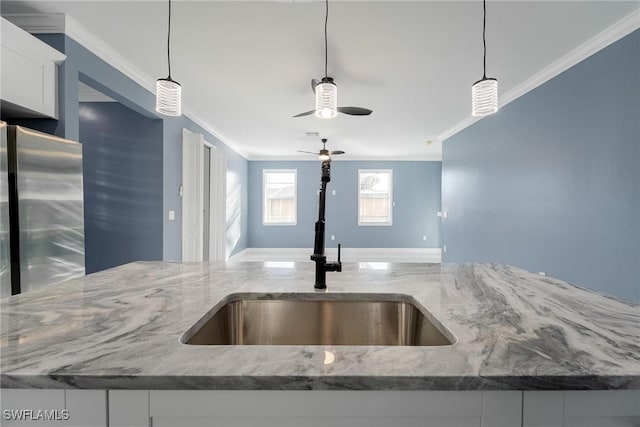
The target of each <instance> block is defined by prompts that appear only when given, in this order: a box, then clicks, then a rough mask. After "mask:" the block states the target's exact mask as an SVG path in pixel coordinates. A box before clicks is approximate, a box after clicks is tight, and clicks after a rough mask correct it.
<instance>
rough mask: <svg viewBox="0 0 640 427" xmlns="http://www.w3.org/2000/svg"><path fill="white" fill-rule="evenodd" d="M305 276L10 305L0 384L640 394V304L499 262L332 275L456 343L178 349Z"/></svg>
mask: <svg viewBox="0 0 640 427" xmlns="http://www.w3.org/2000/svg"><path fill="white" fill-rule="evenodd" d="M313 268H314V265H313V263H311V262H306V263H284V264H283V263H248V262H245V263H241V262H237V263H227V264H225V263H218V264H206V263H185V264H181V263H162V262H141V263H132V264H128V265H125V266H122V267H118V268H114V269H111V270H107V271H103V272H100V273H97V274H92V275H89V276H86V277H84V278H81V279H76V280H72V281H68V282H65V283H62V284H58V285H54V286H50V287H48V288H46V289H41V290H38V291H34V292H32V293H27V294H23V295H19V296H16V297H11V298H6V299H4V300H2V301H1V302H0V316H1V317H0V319H1V336H0V352H1V354H0V358H1V362H0V363H1V364H0V370H1V372H0V381H1V386H2V387H4V388H96V389H247V390H260V389H271V390H284V389H293V390H299V389H342V390H353V389H358V390H486V389H493V390H510V389H517V390H553V389H556V390H557V389H566V390H571V389H640V305H638V304H632V303H628V302H623V301H618V300H615V299H612V298H608V297H604V296H601V295H599V294H596V293H594V292H591V291H588V290H585V289H581V288H578V287H574V286H572V285H569V284H567V283H565V282H562V281H559V280H555V279H551V278H548V277H543V276H540V275H536V274H533V273H530V272H527V271H524V270H521V269H518V268H514V267H509V266H505V265H492V264H468V265H455V264H450V265H447V264H445V265H442V266H441V265H436V264H386V263H382V264H381V263H368V264H367V263H345V264H344V269H343V272H342V273H329V274H328V276H327V281H328V287H329V290H328V295H333V294H337V293H349V294H354V293H356V294H357V293H376V294H389V296H390V297H391V296H392V295H393V294H404V295H409V296H411V297H413V298H414V299H415V300H416V301H417V302H418V303H419V305H422V306H423V307H424V308H425V309H426V310H427V311H428V312H430V313H431V314H433V315H434V316H435V317H436V318H437V319H438V320H439V321H440V322H442V324H443V325H444V326H445V327H446V328H448V330H449V331H451V333H452V334H453V335H455V337H456V338H457V342H456V343H455V344H453V345H450V346H440V347H409V346H406V347H390V346H389V347H385V346H193V345H186V344H181V343H180V342H179V338H180V336H181V335H182V334H183V333H184V332H185V331H186V330H187V329H189V327H190V326H192V325H193V324H194V323H195V322H196V321H197V320H198V319H200V318H201V317H202V316H203V315H204V314H205V313H207V312H209V311H210V310H211V309H212V308H213V307H214V306H219V305H222V304H223V302H224V301H225V298H226V297H227V296H228V295H230V294H234V293H247V292H251V293H254V292H264V293H270V294H274V295H278V294H279V293H290V292H304V293H309V294H313V293H314V290H313V275H314V270H313ZM325 296H326V295H325ZM325 351H330V352H332V353H333V354H334V355H335V360H334V361H333V362H332V363H328V364H325Z"/></svg>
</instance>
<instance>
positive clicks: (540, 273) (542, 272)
mask: <svg viewBox="0 0 640 427" xmlns="http://www.w3.org/2000/svg"><path fill="white" fill-rule="evenodd" d="M538 274H539V275H541V276H546V275H547V273H545V272H544V271H540V272H538Z"/></svg>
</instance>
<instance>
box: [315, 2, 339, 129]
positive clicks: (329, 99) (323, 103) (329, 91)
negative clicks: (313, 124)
mask: <svg viewBox="0 0 640 427" xmlns="http://www.w3.org/2000/svg"><path fill="white" fill-rule="evenodd" d="M328 20H329V0H325V15H324V78H323V79H322V80H321V81H320V83H318V84H317V85H316V87H315V91H316V117H319V118H321V119H332V118H334V117H335V116H337V115H338V86H336V84H335V83H334V82H333V79H332V78H331V77H328V76H327V50H328V49H327V22H328Z"/></svg>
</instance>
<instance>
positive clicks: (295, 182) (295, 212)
mask: <svg viewBox="0 0 640 427" xmlns="http://www.w3.org/2000/svg"><path fill="white" fill-rule="evenodd" d="M267 173H293V185H294V191H293V204H294V206H295V209H294V210H293V222H266V219H267V218H266V211H265V208H266V206H267V192H266V191H265V190H266V185H265V184H266V175H267ZM262 225H264V226H265V227H271V226H274V225H275V226H295V225H298V170H297V169H262Z"/></svg>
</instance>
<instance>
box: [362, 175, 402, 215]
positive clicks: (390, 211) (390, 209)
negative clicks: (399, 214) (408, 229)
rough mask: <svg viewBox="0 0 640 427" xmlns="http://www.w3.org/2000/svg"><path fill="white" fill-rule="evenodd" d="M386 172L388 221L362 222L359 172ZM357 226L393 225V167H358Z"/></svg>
mask: <svg viewBox="0 0 640 427" xmlns="http://www.w3.org/2000/svg"><path fill="white" fill-rule="evenodd" d="M362 172H365V173H380V172H386V173H388V174H389V221H388V222H362V221H361V220H360V218H361V217H360V174H361V173H362ZM357 185H358V226H360V227H390V226H392V225H393V208H394V205H395V202H394V201H393V169H358V183H357Z"/></svg>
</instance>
